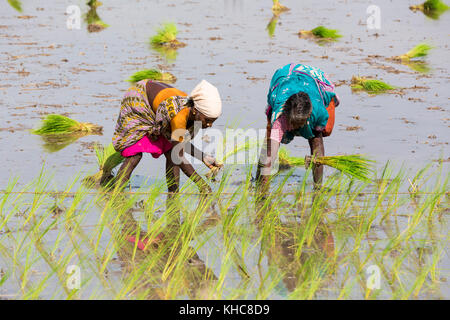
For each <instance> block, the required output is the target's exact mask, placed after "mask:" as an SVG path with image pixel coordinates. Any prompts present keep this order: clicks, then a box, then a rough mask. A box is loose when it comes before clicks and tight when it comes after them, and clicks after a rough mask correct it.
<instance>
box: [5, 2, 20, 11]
mask: <svg viewBox="0 0 450 320" xmlns="http://www.w3.org/2000/svg"><path fill="white" fill-rule="evenodd" d="M8 3H9V4H10V5H11V7H13V8H14V9H16V10H17V11H19V12H22V3H21V2H20V1H19V0H8Z"/></svg>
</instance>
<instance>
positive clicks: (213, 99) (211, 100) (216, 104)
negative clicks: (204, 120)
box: [190, 80, 222, 118]
mask: <svg viewBox="0 0 450 320" xmlns="http://www.w3.org/2000/svg"><path fill="white" fill-rule="evenodd" d="M190 97H191V98H192V100H194V108H195V109H196V110H198V111H199V112H201V113H203V114H204V115H205V116H206V117H208V118H218V117H219V116H220V115H221V114H222V100H221V99H220V95H219V90H217V88H216V87H214V86H213V85H212V84H211V83H209V82H208V81H206V80H202V82H200V83H199V84H198V85H197V86H196V87H195V88H194V90H192V92H191V94H190Z"/></svg>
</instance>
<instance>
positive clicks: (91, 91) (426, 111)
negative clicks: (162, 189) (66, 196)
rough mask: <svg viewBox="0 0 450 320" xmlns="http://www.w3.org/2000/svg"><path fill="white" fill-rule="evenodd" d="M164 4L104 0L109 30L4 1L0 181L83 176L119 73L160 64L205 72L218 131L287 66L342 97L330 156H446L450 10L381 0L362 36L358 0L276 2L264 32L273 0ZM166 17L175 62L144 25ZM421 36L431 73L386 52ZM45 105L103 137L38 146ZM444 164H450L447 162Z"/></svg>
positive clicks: (301, 148)
mask: <svg viewBox="0 0 450 320" xmlns="http://www.w3.org/2000/svg"><path fill="white" fill-rule="evenodd" d="M419 2H420V1H419ZM171 3H172V2H171ZM174 3H175V4H174V5H173V4H168V3H167V2H166V1H127V2H124V1H119V0H108V1H103V6H101V7H99V8H98V11H97V12H98V14H99V16H100V17H101V18H102V19H103V21H104V22H105V23H107V24H109V25H110V26H109V27H108V28H106V29H105V30H102V31H100V32H95V33H90V32H88V29H87V25H86V24H85V23H83V22H82V24H81V29H80V30H68V29H67V27H66V19H67V18H68V15H67V14H65V11H66V8H67V6H68V5H71V4H77V5H79V6H80V7H81V9H82V13H83V14H84V13H86V12H87V7H86V6H85V5H84V2H83V1H52V5H49V4H45V5H44V4H39V5H38V4H36V3H33V2H24V3H23V8H24V12H23V13H21V14H19V13H18V12H16V11H14V9H12V8H11V7H9V6H8V4H7V3H6V1H3V2H1V3H0V8H1V10H0V45H1V50H0V59H1V61H2V64H1V66H0V76H1V81H0V106H1V108H0V112H1V117H0V149H1V150H2V161H3V169H2V170H1V172H0V181H1V182H2V185H3V186H4V185H5V184H6V182H7V181H8V180H9V179H10V178H11V177H12V176H19V177H20V179H19V181H20V182H21V183H22V184H24V183H26V182H27V181H29V180H30V179H32V178H34V177H35V176H37V175H38V173H39V171H40V170H41V169H42V167H43V166H44V164H45V168H46V169H48V170H49V171H50V172H52V173H54V176H55V179H54V182H55V185H56V187H58V186H63V185H65V184H66V182H67V180H68V179H69V178H72V177H73V176H74V175H76V174H77V173H79V172H80V171H83V172H86V171H89V170H90V171H93V170H95V166H96V160H95V156H94V153H93V151H92V149H91V147H92V144H93V143H96V142H99V143H102V144H107V143H109V142H110V141H111V136H112V133H113V130H114V126H115V121H116V118H117V115H118V111H119V107H120V100H121V98H122V96H123V94H124V92H125V90H126V89H127V87H128V86H129V85H128V83H127V82H126V81H125V79H127V78H128V77H129V76H130V75H131V74H132V73H134V72H135V71H137V70H140V69H143V68H153V67H157V66H160V67H162V68H163V69H164V70H167V71H170V72H172V73H173V74H174V75H175V76H176V77H177V78H178V82H177V83H176V86H177V87H178V88H180V89H182V90H184V91H186V92H190V90H191V89H192V88H193V87H194V86H195V85H196V84H197V83H198V82H199V81H200V80H201V79H207V80H208V81H210V82H211V83H213V84H214V85H216V86H217V87H218V88H219V90H220V93H221V96H222V99H223V102H224V113H223V116H222V117H221V118H220V119H219V120H217V122H216V123H215V125H214V126H215V127H216V128H218V129H221V130H224V129H225V128H226V127H227V126H238V127H242V128H258V129H259V128H264V121H265V115H264V108H265V105H266V94H267V89H268V85H269V82H270V78H271V75H272V74H273V72H274V71H275V70H276V68H278V67H280V66H283V65H284V64H286V63H290V62H301V63H304V64H309V65H313V66H318V67H320V68H321V69H322V70H324V71H325V72H327V73H328V74H329V75H330V78H331V79H332V80H333V81H334V82H335V83H336V84H338V85H339V86H338V87H337V89H336V91H337V93H338V94H339V96H340V98H341V105H340V106H339V107H338V109H337V116H336V124H335V128H334V132H333V134H332V136H331V137H328V138H326V140H325V151H326V153H327V154H329V155H333V154H343V153H364V154H367V155H368V156H370V157H372V158H374V159H376V160H378V161H379V163H380V165H381V164H383V163H384V162H385V161H387V160H392V161H394V162H395V163H396V164H399V165H400V164H401V163H406V166H407V167H409V168H415V169H417V168H421V167H423V166H424V165H425V164H427V163H429V162H430V161H432V160H433V159H437V158H440V157H442V158H444V159H448V158H449V157H450V154H449V147H448V142H449V140H448V137H449V136H448V133H449V125H450V123H449V120H450V109H449V95H448V85H449V75H448V70H449V64H450V60H449V59H448V56H449V50H448V45H449V37H448V33H447V32H446V31H445V30H449V27H450V22H449V14H448V13H447V14H444V15H443V16H442V17H441V18H440V19H439V20H431V19H429V18H427V17H425V16H424V15H423V14H422V13H420V12H417V13H413V12H411V11H410V10H409V9H408V7H409V5H412V4H417V1H395V2H391V1H379V2H378V3H377V4H378V5H379V6H380V9H381V29H380V30H374V31H372V30H368V29H367V27H366V19H367V14H366V9H367V6H368V3H367V1H322V2H317V1H313V0H305V1H302V3H301V5H299V4H298V1H293V0H285V1H283V4H284V5H286V6H287V7H289V8H291V11H289V12H286V13H283V14H282V15H281V16H280V17H279V19H278V23H277V26H276V28H275V31H274V35H273V37H270V36H269V33H268V31H267V30H266V26H267V24H268V23H269V22H270V21H271V19H272V17H273V14H272V12H271V11H270V6H271V1H256V0H254V1H249V0H247V1H244V0H241V1H239V0H237V1H233V0H220V1H208V2H206V1H176V2H174ZM165 21H174V22H176V23H177V24H178V27H179V31H180V33H179V39H180V40H181V41H183V42H186V43H187V44H188V45H187V46H186V47H185V48H181V49H179V50H178V55H177V58H176V60H175V61H171V62H168V61H167V60H166V59H164V58H163V57H161V55H160V54H159V53H157V52H155V51H153V50H151V48H150V46H149V37H150V36H151V35H152V34H154V29H155V28H156V27H157V26H158V25H159V24H160V23H162V22H165ZM320 24H321V25H325V26H329V27H331V28H336V29H339V30H340V31H341V33H342V34H343V37H342V38H341V39H340V40H339V41H338V42H335V43H331V44H327V45H319V44H317V43H315V42H312V41H310V40H307V39H299V38H298V37H297V35H296V33H297V32H298V31H299V30H300V29H306V30H309V29H312V28H314V27H316V26H317V25H320ZM423 41H427V42H429V43H431V44H432V45H434V46H435V49H433V50H432V51H431V54H430V56H429V57H428V58H427V61H428V64H429V67H430V68H431V72H430V73H429V74H422V73H418V72H414V71H413V70H411V69H410V68H409V67H408V66H405V65H401V64H396V63H392V62H388V61H386V60H385V58H388V57H391V56H395V55H400V54H403V53H405V52H407V51H408V50H409V49H410V48H412V47H413V46H415V45H416V44H418V43H420V42H423ZM369 56H372V57H371V58H370V57H369ZM373 56H377V57H373ZM353 75H361V76H374V77H377V78H380V79H383V80H384V81H386V82H388V83H390V84H392V85H394V86H398V87H401V88H406V89H404V90H403V91H402V94H383V95H378V96H369V95H367V94H366V93H352V91H351V90H350V88H349V86H348V83H349V81H350V79H351V77H352V76H353ZM414 86H417V88H414ZM408 88H409V89H408ZM49 113H60V114H64V115H68V116H70V117H72V118H74V119H77V120H79V121H89V122H94V123H96V124H99V125H102V126H103V127H104V130H103V132H104V134H103V136H88V137H83V138H80V139H79V140H78V141H77V142H75V143H73V144H71V145H69V146H67V147H66V148H64V149H63V150H62V151H59V152H57V153H48V152H46V151H45V150H44V149H43V147H42V146H43V142H42V141H41V139H40V138H39V137H37V136H34V135H32V134H30V133H29V130H30V129H32V128H33V127H34V126H36V125H37V123H38V121H39V119H40V118H41V117H42V116H44V115H45V114H49ZM352 127H357V128H359V129H358V130H350V129H351V128H352ZM289 149H290V151H291V153H292V154H293V155H297V156H300V155H304V154H307V153H308V152H309V147H308V144H307V142H306V141H305V140H304V139H302V138H297V139H296V140H294V142H293V143H291V144H290V145H289ZM444 166H445V171H444V172H448V163H445V164H444ZM163 168H164V161H163V160H162V159H158V160H155V159H153V158H151V157H150V156H147V157H144V159H143V160H142V163H141V164H140V166H139V167H138V168H137V170H136V172H135V173H136V176H135V179H136V180H135V183H136V184H140V181H143V180H144V179H146V178H151V179H161V178H163ZM330 172H331V170H328V171H327V173H330ZM446 261H447V262H448V259H447V260H446ZM447 266H448V263H447ZM447 293H448V292H447ZM447 297H448V294H447Z"/></svg>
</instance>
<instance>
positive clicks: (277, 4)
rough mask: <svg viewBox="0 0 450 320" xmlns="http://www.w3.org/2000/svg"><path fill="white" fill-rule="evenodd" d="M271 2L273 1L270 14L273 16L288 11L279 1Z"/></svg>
mask: <svg viewBox="0 0 450 320" xmlns="http://www.w3.org/2000/svg"><path fill="white" fill-rule="evenodd" d="M272 1H273V6H272V12H273V13H274V14H279V13H281V12H284V11H288V10H290V9H289V8H288V7H285V6H283V5H282V4H281V3H280V1H279V0H272Z"/></svg>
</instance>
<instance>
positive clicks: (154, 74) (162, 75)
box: [127, 69, 177, 83]
mask: <svg viewBox="0 0 450 320" xmlns="http://www.w3.org/2000/svg"><path fill="white" fill-rule="evenodd" d="M144 79H151V80H155V81H161V82H167V83H174V82H176V81H177V78H176V77H175V76H174V75H173V74H171V73H170V72H162V71H160V70H156V69H148V70H141V71H138V72H136V73H134V74H133V75H132V76H131V77H130V78H129V79H128V80H127V81H129V82H139V81H141V80H144Z"/></svg>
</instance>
